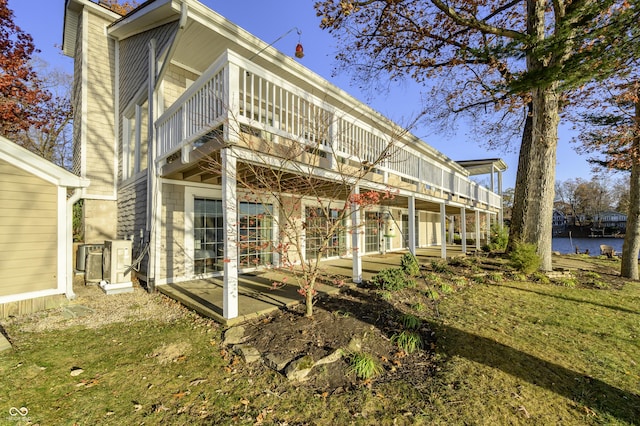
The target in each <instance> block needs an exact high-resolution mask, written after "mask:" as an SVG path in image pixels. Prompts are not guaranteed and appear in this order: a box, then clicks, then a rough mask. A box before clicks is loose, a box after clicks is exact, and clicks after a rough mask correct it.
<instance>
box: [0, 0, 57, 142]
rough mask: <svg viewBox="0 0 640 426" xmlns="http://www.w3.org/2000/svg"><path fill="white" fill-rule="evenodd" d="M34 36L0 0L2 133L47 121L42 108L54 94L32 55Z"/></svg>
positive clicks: (0, 132)
mask: <svg viewBox="0 0 640 426" xmlns="http://www.w3.org/2000/svg"><path fill="white" fill-rule="evenodd" d="M37 52H38V51H37V49H36V48H35V45H34V44H33V38H32V37H31V36H30V35H29V34H27V33H25V32H24V31H22V30H21V29H20V27H18V26H17V25H16V24H15V22H14V15H13V11H12V10H11V9H9V8H8V6H7V0H0V134H2V135H3V136H7V137H11V136H12V135H13V134H15V133H16V132H19V131H24V130H27V129H29V128H30V127H33V126H36V127H39V126H41V125H42V124H43V123H44V120H45V114H44V111H42V110H41V109H40V105H41V103H42V102H46V101H47V100H48V99H49V98H50V95H49V94H48V93H47V92H46V91H45V90H43V89H42V87H41V81H40V80H39V79H38V76H37V74H36V72H35V71H34V69H33V66H32V63H31V59H32V56H33V55H34V54H35V53H37Z"/></svg>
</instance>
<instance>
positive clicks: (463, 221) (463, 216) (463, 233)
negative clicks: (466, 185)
mask: <svg viewBox="0 0 640 426" xmlns="http://www.w3.org/2000/svg"><path fill="white" fill-rule="evenodd" d="M460 238H461V240H462V254H467V209H465V208H464V207H461V208H460Z"/></svg>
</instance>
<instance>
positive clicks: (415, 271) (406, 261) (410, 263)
mask: <svg viewBox="0 0 640 426" xmlns="http://www.w3.org/2000/svg"><path fill="white" fill-rule="evenodd" d="M400 267H401V268H402V270H403V271H404V273H405V274H407V275H409V276H410V277H415V276H417V275H419V274H420V265H419V264H418V259H416V257H415V256H414V255H413V254H411V253H405V254H404V255H403V256H402V259H401V260H400Z"/></svg>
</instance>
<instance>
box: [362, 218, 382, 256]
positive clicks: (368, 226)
mask: <svg viewBox="0 0 640 426" xmlns="http://www.w3.org/2000/svg"><path fill="white" fill-rule="evenodd" d="M381 225H382V218H381V214H380V213H378V212H365V219H364V252H365V253H374V252H380V248H381V247H380V237H381V235H380V227H381Z"/></svg>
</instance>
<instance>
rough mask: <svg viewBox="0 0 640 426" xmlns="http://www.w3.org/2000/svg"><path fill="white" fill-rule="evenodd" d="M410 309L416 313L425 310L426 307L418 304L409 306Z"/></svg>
mask: <svg viewBox="0 0 640 426" xmlns="http://www.w3.org/2000/svg"><path fill="white" fill-rule="evenodd" d="M411 309H413V310H414V311H416V312H423V311H425V310H426V309H427V307H426V306H425V305H424V303H421V302H418V303H414V304H413V305H411Z"/></svg>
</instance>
